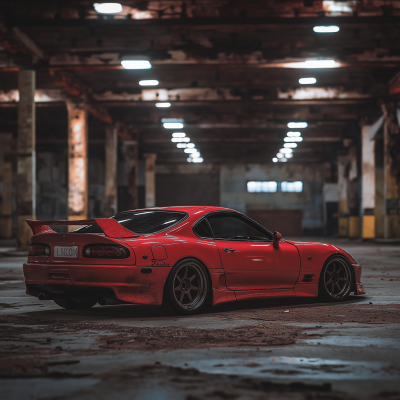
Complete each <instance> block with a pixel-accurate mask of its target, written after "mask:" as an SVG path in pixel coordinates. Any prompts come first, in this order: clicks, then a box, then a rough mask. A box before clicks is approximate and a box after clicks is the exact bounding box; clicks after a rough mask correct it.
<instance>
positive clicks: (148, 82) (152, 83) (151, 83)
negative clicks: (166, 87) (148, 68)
mask: <svg viewBox="0 0 400 400" xmlns="http://www.w3.org/2000/svg"><path fill="white" fill-rule="evenodd" d="M159 83H160V82H158V81H156V80H155V79H148V80H144V81H139V85H140V86H157V85H158V84H159Z"/></svg>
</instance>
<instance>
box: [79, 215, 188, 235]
mask: <svg viewBox="0 0 400 400" xmlns="http://www.w3.org/2000/svg"><path fill="white" fill-rule="evenodd" d="M186 216H187V214H186V213H184V212H178V211H129V212H124V213H120V214H117V215H114V216H113V217H112V218H114V219H115V220H117V221H118V222H119V223H120V224H121V225H122V226H123V227H124V228H126V229H129V230H130V231H131V232H135V233H138V234H140V235H145V234H151V233H156V232H159V231H163V230H165V229H168V228H170V227H172V226H174V225H176V224H178V223H179V222H181V221H183V220H184V219H185V218H186ZM72 232H75V233H102V232H103V231H102V229H101V228H100V227H99V226H98V225H87V226H83V227H81V228H78V229H75V230H74V231H72Z"/></svg>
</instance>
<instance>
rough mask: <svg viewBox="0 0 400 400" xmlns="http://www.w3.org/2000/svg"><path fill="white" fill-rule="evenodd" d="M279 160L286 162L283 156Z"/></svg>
mask: <svg viewBox="0 0 400 400" xmlns="http://www.w3.org/2000/svg"><path fill="white" fill-rule="evenodd" d="M279 161H280V162H286V161H287V159H286V158H285V157H283V158H280V159H279Z"/></svg>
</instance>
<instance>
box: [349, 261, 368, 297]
mask: <svg viewBox="0 0 400 400" xmlns="http://www.w3.org/2000/svg"><path fill="white" fill-rule="evenodd" d="M352 266H353V270H354V277H355V288H354V294H357V295H358V294H365V290H364V287H363V285H362V283H361V272H362V267H361V265H358V264H352Z"/></svg>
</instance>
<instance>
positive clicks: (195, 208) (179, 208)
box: [118, 206, 237, 214]
mask: <svg viewBox="0 0 400 400" xmlns="http://www.w3.org/2000/svg"><path fill="white" fill-rule="evenodd" d="M150 210H153V211H181V212H186V213H189V214H190V213H192V212H193V211H199V210H206V211H209V212H211V211H234V212H237V211H236V210H232V209H230V208H224V207H215V206H170V207H153V208H140V209H137V210H127V211H122V212H121V213H125V212H133V211H150ZM121 213H118V214H121Z"/></svg>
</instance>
